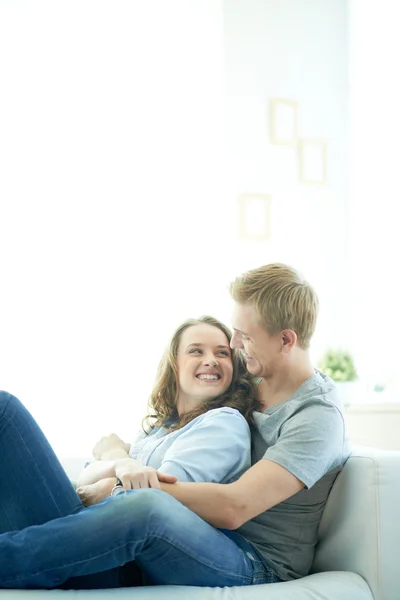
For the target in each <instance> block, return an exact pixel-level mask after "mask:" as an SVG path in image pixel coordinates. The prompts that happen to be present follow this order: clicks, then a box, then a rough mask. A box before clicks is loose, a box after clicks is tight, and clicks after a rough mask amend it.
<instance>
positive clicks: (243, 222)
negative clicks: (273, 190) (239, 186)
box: [238, 194, 271, 241]
mask: <svg viewBox="0 0 400 600" xmlns="http://www.w3.org/2000/svg"><path fill="white" fill-rule="evenodd" d="M238 202H239V237H240V238H241V239H244V240H257V241H267V240H269V238H270V235H271V196H270V195H268V194H240V195H239V197H238Z"/></svg>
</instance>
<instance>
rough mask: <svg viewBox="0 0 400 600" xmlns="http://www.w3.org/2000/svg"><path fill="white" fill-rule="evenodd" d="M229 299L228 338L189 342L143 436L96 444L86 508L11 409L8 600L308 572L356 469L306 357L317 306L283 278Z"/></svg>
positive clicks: (275, 273) (194, 336)
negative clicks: (23, 591)
mask: <svg viewBox="0 0 400 600" xmlns="http://www.w3.org/2000/svg"><path fill="white" fill-rule="evenodd" d="M230 291H231V295H232V297H233V299H234V301H235V310H234V315H233V331H234V333H233V335H232V337H231V336H230V333H229V330H227V329H226V328H225V327H224V326H222V324H219V323H218V322H217V321H215V320H210V319H205V320H200V321H189V323H186V324H184V325H183V326H182V327H181V328H180V329H179V330H178V332H177V333H176V334H175V336H174V339H173V341H172V345H171V348H170V350H169V353H168V354H167V355H166V356H165V358H164V361H163V362H162V363H161V366H160V372H159V375H160V377H159V380H158V383H157V385H156V387H155V389H154V391H153V394H152V397H151V415H150V419H148V420H147V434H146V433H143V434H142V435H139V436H138V437H137V438H136V440H135V441H134V443H133V444H132V446H129V445H127V444H125V443H124V442H123V441H122V440H120V439H119V438H118V436H109V437H107V438H103V439H102V440H100V442H99V443H98V444H97V445H96V446H95V448H94V458H95V460H94V461H93V462H92V463H91V464H90V465H88V466H87V467H86V469H85V470H84V471H83V473H82V475H81V476H80V478H79V488H78V494H77V493H76V492H75V490H74V488H73V487H72V485H71V484H70V483H69V481H68V478H67V477H66V474H65V473H64V471H63V469H62V468H61V466H60V464H59V462H58V460H57V458H56V457H55V455H54V453H53V452H52V450H51V448H50V447H49V445H48V443H47V441H46V439H45V438H44V436H43V434H42V432H41V431H40V429H39V428H38V426H37V425H36V423H35V422H34V421H33V419H32V417H31V416H30V415H29V413H27V411H26V410H25V409H24V407H23V406H22V405H21V404H20V403H19V402H18V400H16V399H15V398H13V397H12V396H10V395H9V394H5V393H1V394H0V451H1V456H2V459H1V466H0V485H1V494H2V507H1V511H0V588H1V587H2V588H55V587H62V588H78V589H79V588H100V587H121V586H125V585H140V584H141V582H142V580H143V581H144V582H145V583H146V584H176V585H199V586H221V587H222V586H236V585H237V586H239V585H251V584H258V583H270V582H277V581H282V580H283V581H285V580H290V579H295V578H298V577H302V576H304V575H306V574H307V573H308V572H309V569H310V566H311V563H312V560H313V555H314V548H315V544H316V541H317V530H318V525H319V521H320V518H321V515H322V511H323V509H324V506H325V503H326V500H327V497H328V494H329V491H330V489H331V487H332V484H333V482H334V480H335V477H336V475H337V474H338V472H339V471H340V469H341V468H342V466H343V464H344V462H345V460H346V459H347V457H348V455H349V450H348V448H347V444H346V437H345V428H344V421H343V416H342V414H341V412H340V409H339V407H338V405H337V396H336V392H335V388H334V384H333V382H332V381H331V380H330V379H329V377H327V376H326V375H324V374H322V373H320V372H318V371H315V370H314V369H313V367H312V364H311V361H310V357H309V352H308V347H309V342H310V339H311V337H312V334H313V332H314V329H315V324H316V317H317V311H318V299H317V296H316V294H315V292H314V290H313V289H312V287H311V286H310V285H309V284H308V283H307V282H306V281H304V279H303V278H302V277H301V276H300V275H299V274H298V273H297V272H296V271H295V270H294V269H292V268H291V267H288V266H286V265H282V264H270V265H266V266H264V267H260V268H258V269H254V270H252V271H249V272H247V273H245V274H244V275H242V276H240V277H238V278H237V279H236V280H235V281H234V282H233V283H232V285H231V289H230ZM229 346H230V348H232V352H231V350H230V348H229ZM235 349H240V350H241V351H242V353H243V354H244V357H245V360H246V367H247V371H248V373H246V372H245V371H244V370H243V364H242V362H241V358H240V356H238V355H237V352H236V350H235ZM253 410H254V412H252V411H253ZM246 419H247V421H248V422H249V423H250V428H251V438H252V445H251V464H252V465H253V466H251V467H250V468H248V467H249V459H250V456H249V447H250V438H249V426H248V424H247V422H246ZM128 453H129V455H128ZM84 505H85V506H86V508H85V507H84ZM32 525H37V526H32Z"/></svg>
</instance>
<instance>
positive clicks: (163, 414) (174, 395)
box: [142, 315, 261, 433]
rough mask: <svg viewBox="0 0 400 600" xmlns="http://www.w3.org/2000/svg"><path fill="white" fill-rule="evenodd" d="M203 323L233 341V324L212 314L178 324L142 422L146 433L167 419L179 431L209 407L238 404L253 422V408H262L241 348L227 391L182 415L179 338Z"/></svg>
mask: <svg viewBox="0 0 400 600" xmlns="http://www.w3.org/2000/svg"><path fill="white" fill-rule="evenodd" d="M201 323H207V324H208V325H212V326H213V327H217V328H218V329H220V330H221V331H222V332H223V333H224V334H225V335H226V337H227V338H228V340H229V342H230V340H231V337H232V334H231V332H230V330H229V328H228V327H226V325H224V324H223V323H221V321H218V319H214V317H210V316H208V315H205V316H202V317H200V318H199V319H187V320H186V321H184V322H183V323H182V324H181V325H180V326H179V327H178V328H177V330H176V331H175V333H174V334H173V336H172V339H171V342H170V344H169V346H168V348H167V349H166V351H165V352H164V355H163V357H162V359H161V361H160V364H159V366H158V372H157V377H156V381H155V385H154V388H153V391H152V393H151V395H150V398H149V404H148V410H149V412H148V414H147V415H146V416H145V418H144V419H143V423H142V426H143V429H144V431H145V432H146V433H149V432H150V431H151V430H152V429H153V428H154V427H161V426H162V425H163V424H164V423H165V422H166V423H165V424H167V423H168V426H169V427H170V429H171V430H174V431H175V430H177V429H180V428H181V427H183V426H184V425H186V424H187V423H189V422H190V421H192V420H193V419H195V418H196V417H198V416H199V415H202V414H203V413H205V412H207V411H208V410H211V409H213V408H219V407H221V406H230V407H231V408H236V409H237V410H238V411H239V412H241V413H242V415H243V416H244V417H245V418H246V419H247V421H248V422H249V423H252V422H253V417H252V413H253V411H254V410H261V403H260V402H259V401H258V400H257V398H256V386H255V383H254V378H253V377H252V376H251V375H250V373H249V372H248V371H247V369H246V365H245V362H244V359H243V357H242V354H241V353H240V352H239V351H238V350H232V349H231V356H232V365H233V374H232V382H231V384H230V386H229V388H228V389H227V390H226V392H224V393H223V394H221V395H219V396H217V397H216V398H212V399H210V400H206V401H205V402H204V403H203V404H201V406H198V407H197V408H195V409H194V410H191V411H190V412H188V413H185V414H183V415H180V416H179V415H178V412H177V410H176V403H177V400H178V393H179V383H178V382H179V374H178V365H177V355H178V348H179V342H180V340H181V337H182V334H183V332H184V331H185V330H186V329H188V328H189V327H193V326H195V325H200V324H201ZM170 423H172V425H171V424H170Z"/></svg>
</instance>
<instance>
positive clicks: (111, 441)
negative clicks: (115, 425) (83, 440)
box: [92, 433, 131, 460]
mask: <svg viewBox="0 0 400 600" xmlns="http://www.w3.org/2000/svg"><path fill="white" fill-rule="evenodd" d="M130 449H131V446H130V444H127V443H126V442H124V441H123V440H121V438H120V437H119V436H118V435H117V434H116V433H111V434H110V435H106V436H104V437H102V438H101V439H100V440H99V441H98V442H97V444H96V445H95V446H94V448H93V451H92V453H93V458H94V459H95V460H112V459H113V458H124V457H125V456H127V455H129V450H130Z"/></svg>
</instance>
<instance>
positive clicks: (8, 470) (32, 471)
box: [0, 391, 83, 533]
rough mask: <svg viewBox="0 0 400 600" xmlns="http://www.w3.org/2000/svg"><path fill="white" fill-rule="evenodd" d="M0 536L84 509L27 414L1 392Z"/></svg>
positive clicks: (39, 431)
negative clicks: (0, 534)
mask: <svg viewBox="0 0 400 600" xmlns="http://www.w3.org/2000/svg"><path fill="white" fill-rule="evenodd" d="M0 457H1V460H0V490H1V509H0V533H3V532H6V531H13V530H19V529H23V528H24V527H28V526H29V525H39V524H41V523H45V522H46V521H49V520H51V519H55V518H57V517H61V516H64V515H69V514H71V513H74V512H77V511H79V510H81V509H82V508H83V505H82V503H81V501H80V499H79V497H78V495H77V494H76V492H75V490H74V488H73V486H72V484H71V482H70V480H69V478H68V476H67V474H66V473H65V471H64V469H63V467H62V466H61V464H60V462H59V460H58V458H57V457H56V455H55V453H54V451H53V449H52V448H51V446H50V444H49V443H48V441H47V439H46V437H45V436H44V434H43V432H42V431H41V429H40V428H39V426H38V425H37V423H36V421H35V420H34V419H33V417H32V415H31V414H30V413H29V411H28V410H27V409H26V408H25V407H24V406H23V405H22V404H21V402H20V401H19V400H18V399H17V398H15V397H14V396H12V395H11V394H8V393H6V392H1V391H0Z"/></svg>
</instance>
